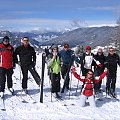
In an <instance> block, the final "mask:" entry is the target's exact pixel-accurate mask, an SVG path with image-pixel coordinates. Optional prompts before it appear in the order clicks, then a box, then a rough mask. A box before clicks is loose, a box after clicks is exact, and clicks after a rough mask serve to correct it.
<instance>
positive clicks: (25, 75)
mask: <svg viewBox="0 0 120 120" xmlns="http://www.w3.org/2000/svg"><path fill="white" fill-rule="evenodd" d="M21 70H22V74H23V79H22V88H23V89H25V88H27V80H28V71H30V73H31V74H32V76H33V78H34V79H35V82H36V83H37V85H40V81H41V79H40V76H39V75H38V73H37V72H36V70H35V67H34V66H33V65H29V66H21Z"/></svg>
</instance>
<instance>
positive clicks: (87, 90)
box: [72, 67, 107, 107]
mask: <svg viewBox="0 0 120 120" xmlns="http://www.w3.org/2000/svg"><path fill="white" fill-rule="evenodd" d="M72 73H73V75H74V76H75V77H76V78H77V79H78V80H80V81H81V82H83V87H82V90H81V96H80V106H81V107H83V106H85V102H86V100H87V98H88V101H89V104H90V106H92V107H96V104H95V97H94V84H96V83H98V82H100V81H101V80H102V79H103V78H104V77H105V75H106V74H107V69H105V70H104V72H103V73H102V74H101V75H100V77H99V78H98V79H96V78H95V77H94V72H93V71H92V70H91V69H88V70H87V73H86V75H85V78H84V79H82V78H81V77H80V75H78V74H77V72H76V70H75V67H73V68H72Z"/></svg>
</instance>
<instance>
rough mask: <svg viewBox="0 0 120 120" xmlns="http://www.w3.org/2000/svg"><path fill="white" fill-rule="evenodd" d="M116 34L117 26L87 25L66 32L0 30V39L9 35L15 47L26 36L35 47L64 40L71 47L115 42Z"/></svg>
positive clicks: (61, 42)
mask: <svg viewBox="0 0 120 120" xmlns="http://www.w3.org/2000/svg"><path fill="white" fill-rule="evenodd" d="M116 34H117V27H112V26H103V27H88V28H78V29H75V30H72V31H66V32H62V31H61V32H58V31H56V32H53V31H52V32H51V31H46V32H44V33H43V32H40V31H31V32H9V31H1V32H0V39H2V38H3V37H4V36H5V35H8V36H10V38H11V43H12V44H13V45H14V46H15V47H16V46H18V45H19V44H20V43H21V38H22V37H24V36H27V37H29V38H30V43H31V45H33V46H34V47H35V48H36V47H37V48H39V47H40V46H46V45H51V44H54V43H55V44H59V45H63V44H64V43H65V42H67V43H69V44H70V46H71V47H75V46H76V45H78V44H80V45H82V46H85V45H91V46H93V47H95V46H98V45H99V46H105V45H109V44H110V43H115V41H116Z"/></svg>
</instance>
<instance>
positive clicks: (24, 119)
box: [0, 53, 120, 120]
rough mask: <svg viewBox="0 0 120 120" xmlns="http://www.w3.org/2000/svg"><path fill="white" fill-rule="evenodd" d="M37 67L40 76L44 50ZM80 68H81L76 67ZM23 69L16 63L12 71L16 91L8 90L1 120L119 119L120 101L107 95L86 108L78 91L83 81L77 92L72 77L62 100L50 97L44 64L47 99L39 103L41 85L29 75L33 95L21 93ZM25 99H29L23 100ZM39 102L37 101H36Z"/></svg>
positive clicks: (119, 76) (119, 79)
mask: <svg viewBox="0 0 120 120" xmlns="http://www.w3.org/2000/svg"><path fill="white" fill-rule="evenodd" d="M36 69H37V71H38V73H39V74H40V76H41V53H40V54H39V55H37V65H36ZM77 69H78V70H79V68H77ZM20 73H21V70H20V67H19V66H18V65H17V66H16V69H15V70H14V74H13V88H14V90H15V94H17V95H14V96H13V95H10V93H9V92H8V90H7V87H6V90H5V109H6V111H2V110H0V120H2V119H5V120H6V119H9V120H82V119H86V120H87V119H94V120H99V119H100V120H101V119H107V120H108V119H109V120H113V119H114V120H119V119H120V101H116V100H114V99H106V98H104V96H105V93H104V94H103V95H104V96H103V101H99V100H96V104H97V108H91V107H90V106H89V104H88V103H87V105H86V106H85V107H80V105H79V99H80V96H79V92H80V88H81V84H82V83H81V82H79V85H78V90H77V92H76V88H77V84H78V80H76V78H74V77H73V75H71V74H70V76H71V78H72V79H71V91H70V92H65V93H63V94H61V95H62V97H63V99H64V100H63V101H57V100H56V99H55V98H54V97H52V98H51V92H50V86H51V85H50V80H49V77H48V76H47V66H45V78H44V98H43V100H44V102H43V103H40V102H39V101H40V97H39V96H40V94H39V91H40V89H39V87H38V86H37V84H36V83H35V81H34V80H33V78H32V76H31V75H30V74H29V80H28V92H29V95H30V96H31V97H32V98H30V96H25V95H23V94H22V93H21V78H22V76H21V75H20ZM119 73H120V67H118V73H117V85H116V93H117V96H118V98H119V99H120V74H119ZM105 82H106V79H104V80H103V83H102V88H103V90H104V89H105ZM62 85H63V79H61V87H62ZM22 98H23V99H24V100H26V102H25V103H24V102H22ZM34 102H36V103H34Z"/></svg>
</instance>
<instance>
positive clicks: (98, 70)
mask: <svg viewBox="0 0 120 120" xmlns="http://www.w3.org/2000/svg"><path fill="white" fill-rule="evenodd" d="M94 59H95V60H96V63H98V64H95V68H94V74H95V76H100V75H101V74H102V73H103V71H104V69H105V59H106V57H105V56H104V54H103V50H102V48H99V49H98V51H97V54H96V55H94ZM101 84H102V81H100V82H99V83H97V84H95V86H94V88H95V93H96V94H98V93H99V92H101V91H100V88H101Z"/></svg>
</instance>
